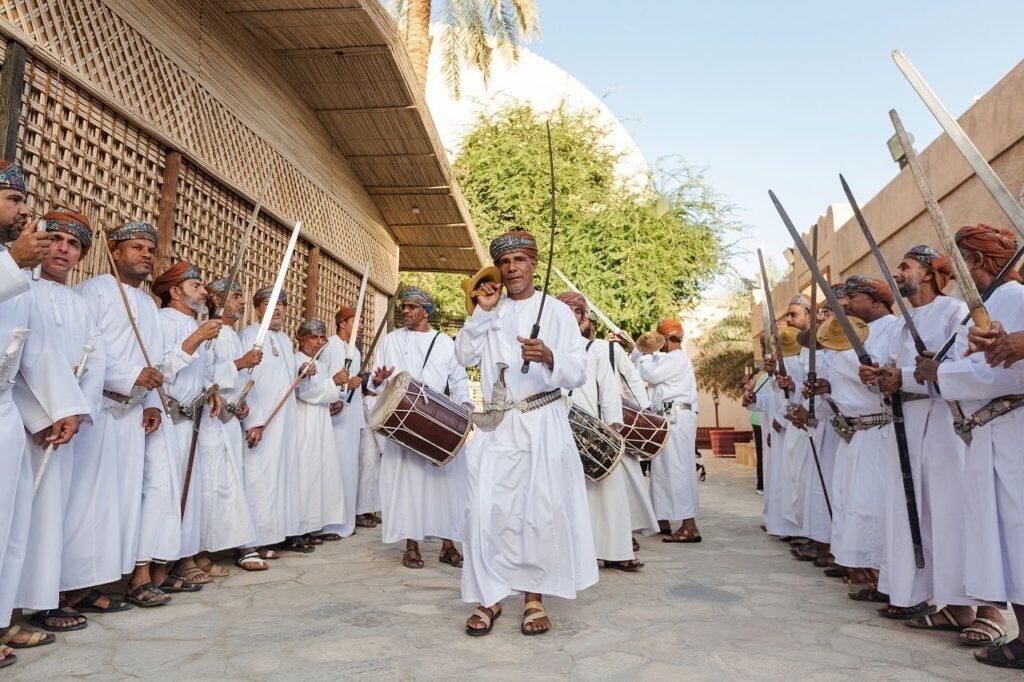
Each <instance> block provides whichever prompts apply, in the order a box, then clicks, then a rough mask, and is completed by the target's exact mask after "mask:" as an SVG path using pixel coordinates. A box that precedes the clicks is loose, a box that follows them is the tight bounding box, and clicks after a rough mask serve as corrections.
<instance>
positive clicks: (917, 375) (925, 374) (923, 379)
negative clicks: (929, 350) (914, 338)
mask: <svg viewBox="0 0 1024 682" xmlns="http://www.w3.org/2000/svg"><path fill="white" fill-rule="evenodd" d="M914 379H916V380H917V383H919V384H925V383H927V382H929V381H931V382H933V383H934V382H937V381H938V380H939V363H938V362H936V361H935V360H933V359H932V358H927V357H924V356H923V355H918V356H917V365H916V366H915V367H914Z"/></svg>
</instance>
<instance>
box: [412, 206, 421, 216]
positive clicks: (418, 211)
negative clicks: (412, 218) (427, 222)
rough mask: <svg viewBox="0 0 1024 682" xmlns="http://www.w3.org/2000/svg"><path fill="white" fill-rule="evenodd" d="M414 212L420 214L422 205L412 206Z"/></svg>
mask: <svg viewBox="0 0 1024 682" xmlns="http://www.w3.org/2000/svg"><path fill="white" fill-rule="evenodd" d="M412 214H413V215H419V214H420V207H419V206H413V207H412Z"/></svg>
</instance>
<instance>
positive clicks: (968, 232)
mask: <svg viewBox="0 0 1024 682" xmlns="http://www.w3.org/2000/svg"><path fill="white" fill-rule="evenodd" d="M956 244H957V246H960V247H962V248H964V249H967V250H968V251H973V252H974V253H976V254H978V255H980V256H981V258H982V265H981V267H982V269H984V270H985V272H987V273H989V274H990V275H993V276H995V275H998V274H999V271H1000V270H1002V269H1003V266H1004V265H1006V264H1007V263H1009V262H1010V259H1011V258H1013V255H1014V253H1015V252H1016V251H1017V241H1016V240H1015V239H1014V236H1013V233H1012V232H1007V231H1006V230H1001V229H999V228H997V227H991V226H989V225H983V224H979V225H969V226H967V227H961V228H960V229H959V230H957V231H956ZM1006 279H1007V280H1008V281H1009V280H1013V281H1015V282H1019V281H1021V277H1020V274H1019V273H1018V272H1017V271H1016V270H1011V271H1010V272H1009V273H1007V275H1006Z"/></svg>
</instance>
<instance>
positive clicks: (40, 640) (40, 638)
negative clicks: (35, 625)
mask: <svg viewBox="0 0 1024 682" xmlns="http://www.w3.org/2000/svg"><path fill="white" fill-rule="evenodd" d="M19 632H27V633H29V635H28V639H27V640H26V641H24V642H15V641H14V638H15V636H17V634H18V633H19ZM56 641H57V638H56V637H55V636H54V635H52V634H50V633H49V632H35V631H32V630H26V629H25V628H23V627H21V626H20V625H12V626H10V627H9V628H7V631H6V632H4V634H2V635H0V647H3V646H6V647H10V648H11V649H33V648H35V647H37V646H45V645H47V644H53V643H54V642H56Z"/></svg>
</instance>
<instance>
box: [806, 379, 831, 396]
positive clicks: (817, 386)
mask: <svg viewBox="0 0 1024 682" xmlns="http://www.w3.org/2000/svg"><path fill="white" fill-rule="evenodd" d="M831 392H832V385H831V384H830V383H828V381H827V380H825V379H817V380H816V381H815V382H814V385H813V386H812V385H811V382H809V381H805V382H804V390H803V396H804V397H805V398H810V397H811V394H812V393H813V394H814V395H828V394H829V393H831Z"/></svg>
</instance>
